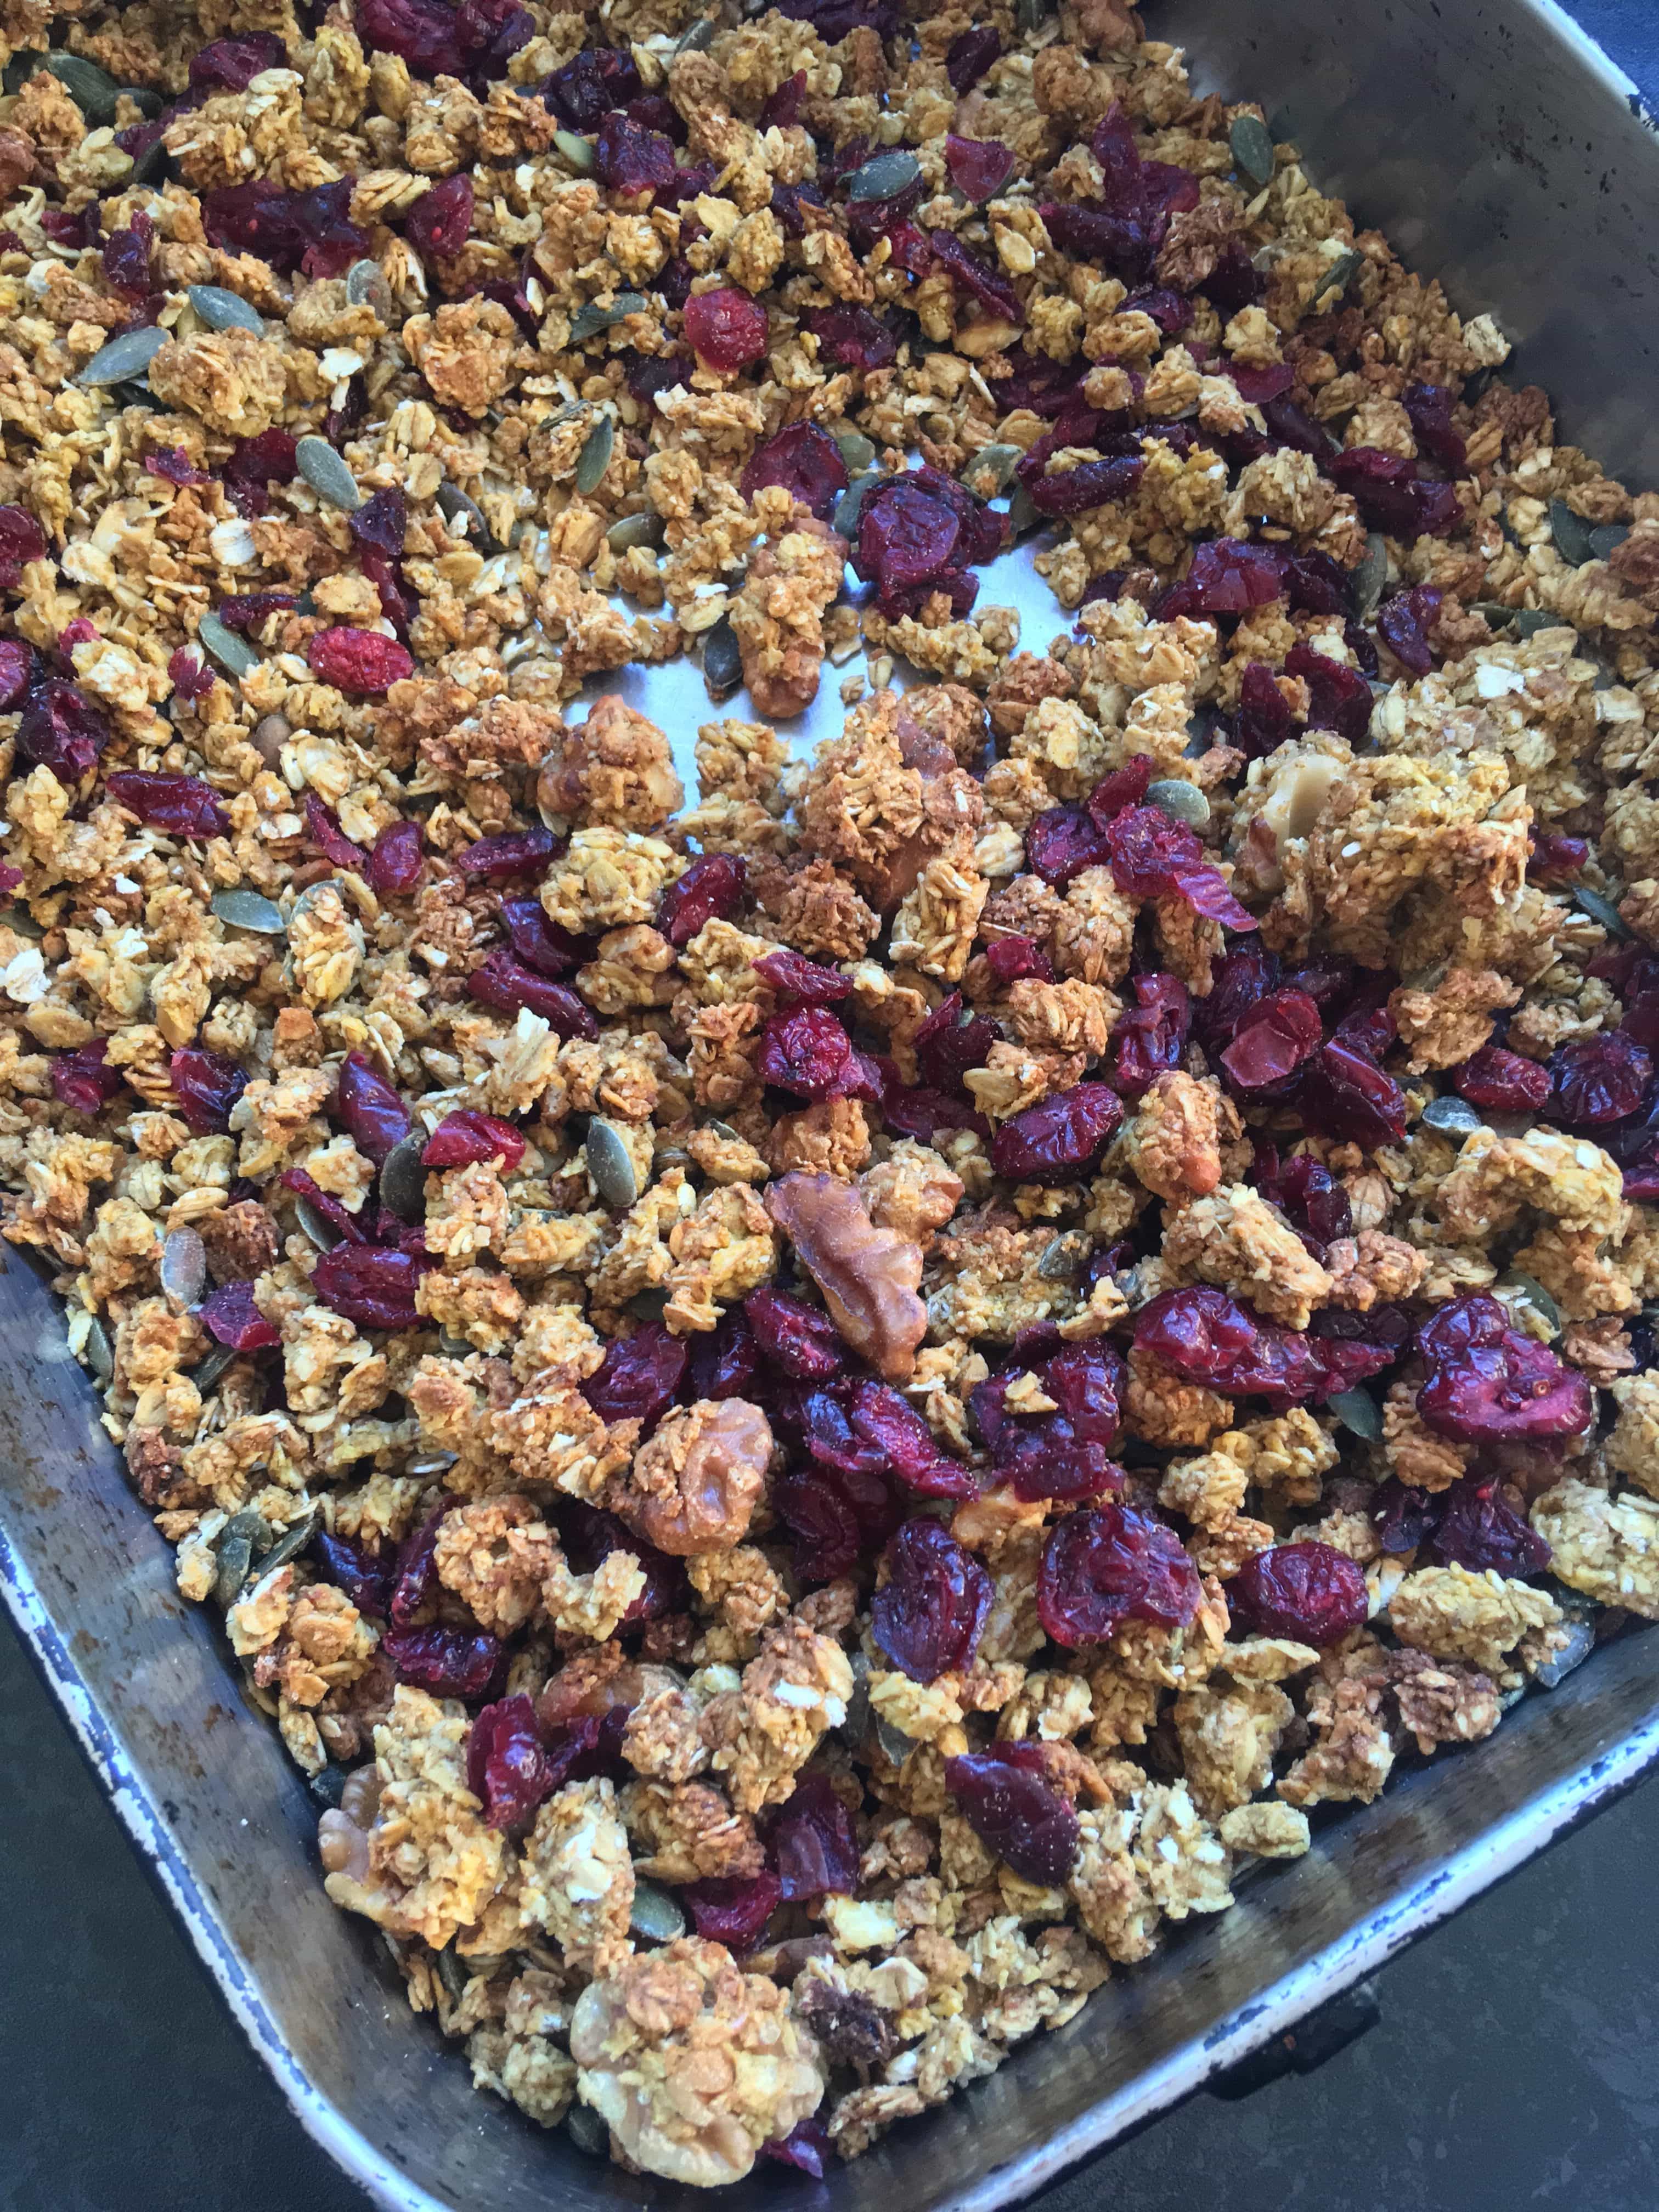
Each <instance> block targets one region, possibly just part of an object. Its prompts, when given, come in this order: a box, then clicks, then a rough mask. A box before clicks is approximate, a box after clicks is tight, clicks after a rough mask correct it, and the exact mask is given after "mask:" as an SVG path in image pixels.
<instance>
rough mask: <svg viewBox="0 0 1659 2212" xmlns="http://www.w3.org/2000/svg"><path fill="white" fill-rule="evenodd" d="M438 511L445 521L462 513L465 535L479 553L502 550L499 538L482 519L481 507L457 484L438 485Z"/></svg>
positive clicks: (453, 518)
mask: <svg viewBox="0 0 1659 2212" xmlns="http://www.w3.org/2000/svg"><path fill="white" fill-rule="evenodd" d="M438 512H439V513H440V514H441V515H442V517H443V519H444V520H445V521H446V522H453V520H455V518H456V516H457V515H458V514H464V515H465V517H466V534H467V537H468V538H470V539H471V543H472V544H473V545H474V546H476V547H477V550H478V551H479V552H480V553H499V552H501V550H502V546H501V540H500V539H499V538H497V537H496V536H495V533H494V532H493V531H492V530H491V529H490V527H489V524H488V523H487V522H486V521H485V520H484V516H483V508H482V507H480V506H479V505H478V503H477V501H476V500H471V499H469V498H468V497H467V495H466V494H465V492H464V491H463V490H462V489H461V488H460V486H459V484H453V483H441V484H440V485H439V486H438Z"/></svg>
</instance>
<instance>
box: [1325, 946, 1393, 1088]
mask: <svg viewBox="0 0 1659 2212" xmlns="http://www.w3.org/2000/svg"><path fill="white" fill-rule="evenodd" d="M1398 981H1399V978H1398V977H1397V976H1396V975H1394V973H1393V972H1392V970H1389V969H1384V971H1383V973H1382V974H1381V975H1376V976H1373V977H1372V978H1371V979H1370V981H1367V982H1366V983H1364V984H1363V985H1362V986H1361V987H1359V988H1358V990H1356V991H1355V993H1354V994H1353V996H1352V1000H1350V1002H1349V1004H1348V1007H1347V1010H1346V1012H1345V1013H1344V1014H1343V1016H1342V1018H1341V1020H1340V1021H1339V1022H1338V1024H1337V1025H1336V1027H1335V1028H1334V1030H1332V1032H1331V1042H1332V1043H1333V1044H1340V1045H1344V1046H1346V1048H1347V1049H1348V1050H1349V1051H1350V1052H1357V1053H1358V1054H1361V1055H1362V1057H1363V1058H1364V1059H1366V1060H1370V1062H1371V1063H1372V1065H1373V1066H1381V1065H1382V1061H1383V1054H1384V1053H1385V1052H1386V1051H1387V1050H1388V1048H1389V1046H1390V1045H1391V1044H1392V1043H1393V1042H1395V1038H1396V1037H1397V1036H1399V1034H1400V1026H1399V1024H1398V1023H1397V1022H1396V1021H1395V1018H1394V1016H1393V1014H1392V1013H1391V1012H1389V993H1390V992H1391V991H1393V990H1394V989H1395V987H1396V985H1397V984H1398Z"/></svg>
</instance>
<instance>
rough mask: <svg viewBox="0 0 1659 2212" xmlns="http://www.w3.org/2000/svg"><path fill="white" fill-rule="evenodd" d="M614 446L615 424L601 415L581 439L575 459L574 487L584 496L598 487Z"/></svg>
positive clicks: (609, 462)
mask: <svg viewBox="0 0 1659 2212" xmlns="http://www.w3.org/2000/svg"><path fill="white" fill-rule="evenodd" d="M616 447H617V426H616V424H615V423H614V422H612V421H611V417H610V416H608V415H601V416H600V417H599V421H598V422H596V423H595V424H594V425H593V427H592V429H591V430H590V431H589V432H588V434H587V435H586V438H585V439H584V440H583V441H582V449H581V453H580V455H579V456H578V458H577V461H576V489H577V490H578V491H579V492H580V493H581V494H582V495H583V496H584V497H586V495H587V494H588V493H589V492H591V491H597V490H598V489H599V480H600V478H601V477H603V476H604V474H605V471H606V470H607V469H608V468H609V467H610V465H611V454H612V453H614V452H615V451H616Z"/></svg>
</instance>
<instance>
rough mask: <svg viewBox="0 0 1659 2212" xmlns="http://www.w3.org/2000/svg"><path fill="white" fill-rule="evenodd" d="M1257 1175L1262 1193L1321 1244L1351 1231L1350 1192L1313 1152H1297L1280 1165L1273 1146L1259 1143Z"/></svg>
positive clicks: (1300, 1228)
mask: <svg viewBox="0 0 1659 2212" xmlns="http://www.w3.org/2000/svg"><path fill="white" fill-rule="evenodd" d="M1255 1185H1256V1188H1257V1189H1258V1190H1259V1191H1260V1192H1261V1195H1262V1196H1263V1197H1264V1198H1267V1199H1271V1200H1272V1201H1273V1204H1274V1205H1275V1206H1279V1207H1280V1208H1281V1209H1282V1210H1283V1212H1285V1215H1286V1216H1287V1217H1288V1218H1289V1219H1290V1220H1291V1223H1292V1224H1293V1225H1294V1226H1295V1227H1296V1228H1297V1229H1298V1230H1301V1231H1304V1232H1305V1233H1306V1234H1307V1235H1308V1236H1310V1237H1312V1238H1313V1239H1314V1240H1315V1241H1316V1243H1318V1244H1319V1245H1321V1246H1322V1247H1323V1246H1324V1245H1327V1244H1328V1243H1331V1242H1332V1241H1333V1239H1334V1238H1335V1237H1347V1236H1350V1235H1351V1234H1352V1231H1353V1209H1352V1206H1351V1205H1350V1203H1349V1200H1348V1194H1347V1192H1346V1190H1345V1189H1344V1188H1343V1187H1342V1185H1341V1184H1340V1182H1338V1181H1337V1180H1336V1177H1335V1176H1334V1175H1333V1174H1332V1173H1331V1171H1330V1170H1329V1169H1328V1168H1327V1167H1324V1166H1322V1164H1320V1162H1319V1161H1317V1160H1316V1159H1315V1158H1313V1157H1312V1155H1311V1154H1310V1153H1305V1152H1304V1153H1298V1154H1297V1157H1296V1158H1294V1159H1291V1160H1286V1161H1285V1164H1284V1165H1283V1166H1282V1167H1281V1166H1280V1165H1279V1156H1278V1153H1277V1152H1276V1151H1275V1150H1274V1148H1273V1146H1271V1145H1261V1144H1258V1146H1256V1156H1255Z"/></svg>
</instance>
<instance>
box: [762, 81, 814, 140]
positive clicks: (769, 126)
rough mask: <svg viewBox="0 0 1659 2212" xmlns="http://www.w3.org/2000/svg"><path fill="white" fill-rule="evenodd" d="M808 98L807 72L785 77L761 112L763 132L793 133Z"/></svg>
mask: <svg viewBox="0 0 1659 2212" xmlns="http://www.w3.org/2000/svg"><path fill="white" fill-rule="evenodd" d="M805 97H806V71H805V70H804V69H803V70H796V71H795V72H794V74H793V76H787V77H785V79H784V81H783V82H782V83H781V85H780V86H779V87H778V88H777V90H776V91H775V93H773V94H770V95H769V98H768V100H767V102H766V105H765V106H764V107H763V108H762V110H761V115H760V127H761V129H762V130H763V131H773V130H776V131H791V130H793V128H794V126H795V125H796V124H797V123H799V121H800V104H801V102H802V100H805Z"/></svg>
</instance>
